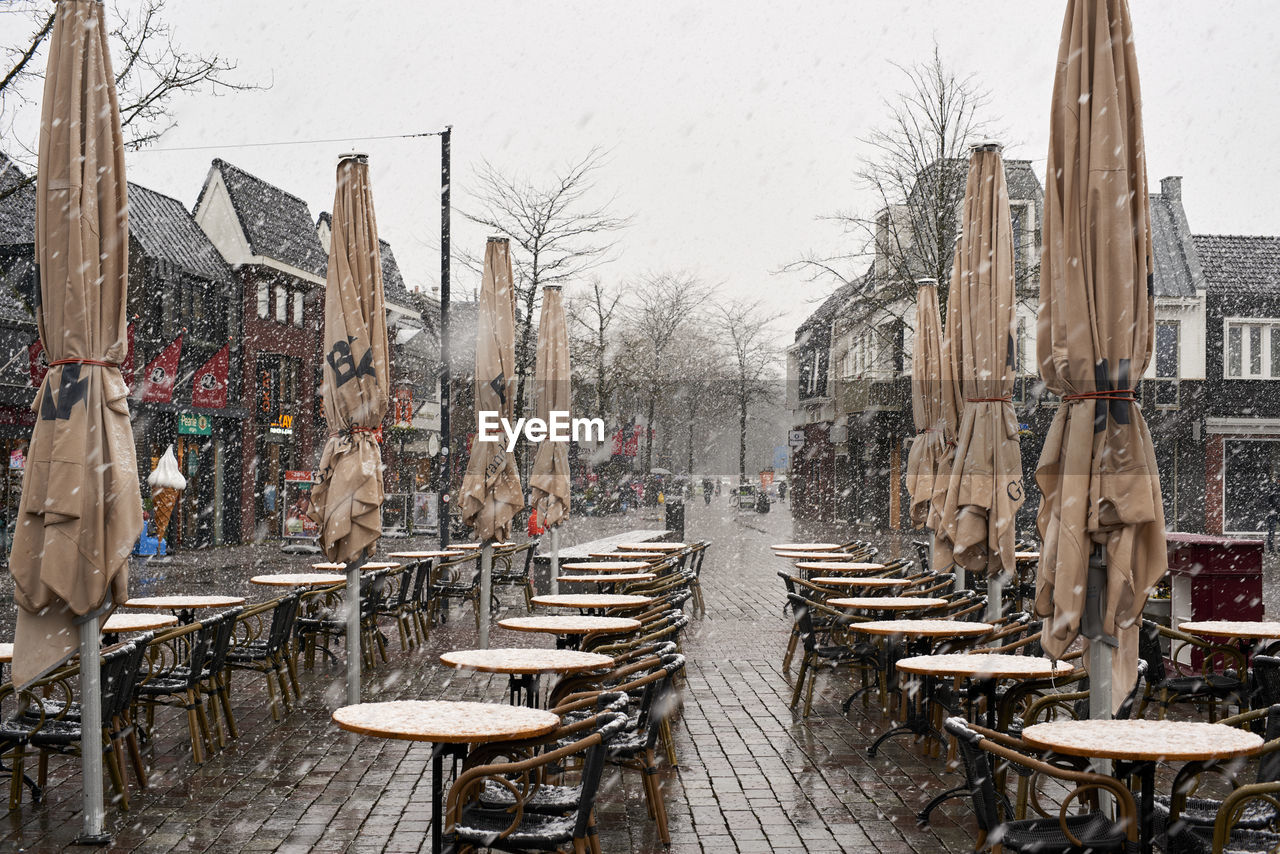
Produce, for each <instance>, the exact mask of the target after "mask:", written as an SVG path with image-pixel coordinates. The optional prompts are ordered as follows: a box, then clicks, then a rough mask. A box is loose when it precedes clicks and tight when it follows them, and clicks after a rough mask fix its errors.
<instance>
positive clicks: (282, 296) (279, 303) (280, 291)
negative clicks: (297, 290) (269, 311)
mask: <svg viewBox="0 0 1280 854" xmlns="http://www.w3.org/2000/svg"><path fill="white" fill-rule="evenodd" d="M288 299H289V291H288V290H287V289H286V288H282V287H276V322H277V323H288V322H289V306H288Z"/></svg>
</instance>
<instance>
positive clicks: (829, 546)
mask: <svg viewBox="0 0 1280 854" xmlns="http://www.w3.org/2000/svg"><path fill="white" fill-rule="evenodd" d="M769 548H771V549H773V550H774V551H775V552H833V551H835V550H836V549H838V548H840V544H839V543H774V544H773V545H771V546H769Z"/></svg>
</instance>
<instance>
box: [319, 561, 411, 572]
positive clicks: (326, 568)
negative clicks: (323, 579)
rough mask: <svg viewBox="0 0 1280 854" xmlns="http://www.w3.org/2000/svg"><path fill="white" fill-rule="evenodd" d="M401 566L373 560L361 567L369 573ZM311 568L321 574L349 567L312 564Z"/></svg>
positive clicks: (344, 565) (326, 563)
mask: <svg viewBox="0 0 1280 854" xmlns="http://www.w3.org/2000/svg"><path fill="white" fill-rule="evenodd" d="M399 566H400V564H398V563H388V562H387V561H379V560H371V561H369V562H368V563H366V564H365V565H364V566H362V567H360V569H362V570H364V571H366V572H368V571H370V570H374V569H396V568H397V567H399ZM311 568H312V569H315V570H319V571H320V572H342V571H344V570H345V569H346V568H347V565H346V564H345V563H328V562H325V563H313V564H311Z"/></svg>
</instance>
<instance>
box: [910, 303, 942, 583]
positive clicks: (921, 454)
mask: <svg viewBox="0 0 1280 854" xmlns="http://www.w3.org/2000/svg"><path fill="white" fill-rule="evenodd" d="M917 285H918V287H917V289H916V328H915V338H914V339H913V341H912V344H911V416H912V420H913V423H914V424H915V428H916V435H915V438H914V439H912V441H911V451H910V452H909V453H908V454H907V492H908V494H909V495H910V496H911V509H910V515H911V523H912V524H913V525H915V526H916V527H917V528H923V527H925V526H928V527H930V528H933V527H934V526H935V524H936V522H937V515H936V514H935V513H933V512H932V510H933V492H934V480H935V479H936V478H937V476H938V465H939V464H940V463H941V461H942V458H943V457H944V456H945V455H946V451H947V444H946V441H945V439H944V438H943V415H942V320H941V318H940V317H939V315H938V283H937V282H936V281H935V280H933V279H921V280H920V281H919V282H917ZM930 540H931V541H932V536H931V537H930ZM932 545H933V544H932V542H931V543H930V546H931V547H932ZM931 557H932V555H931ZM935 568H936V567H935Z"/></svg>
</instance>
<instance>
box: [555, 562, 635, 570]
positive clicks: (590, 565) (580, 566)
mask: <svg viewBox="0 0 1280 854" xmlns="http://www.w3.org/2000/svg"><path fill="white" fill-rule="evenodd" d="M648 566H649V564H647V563H645V562H644V561H642V560H583V561H575V562H573V563H562V564H560V568H561V569H570V570H573V571H574V572H630V571H632V570H642V569H647V568H648Z"/></svg>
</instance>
